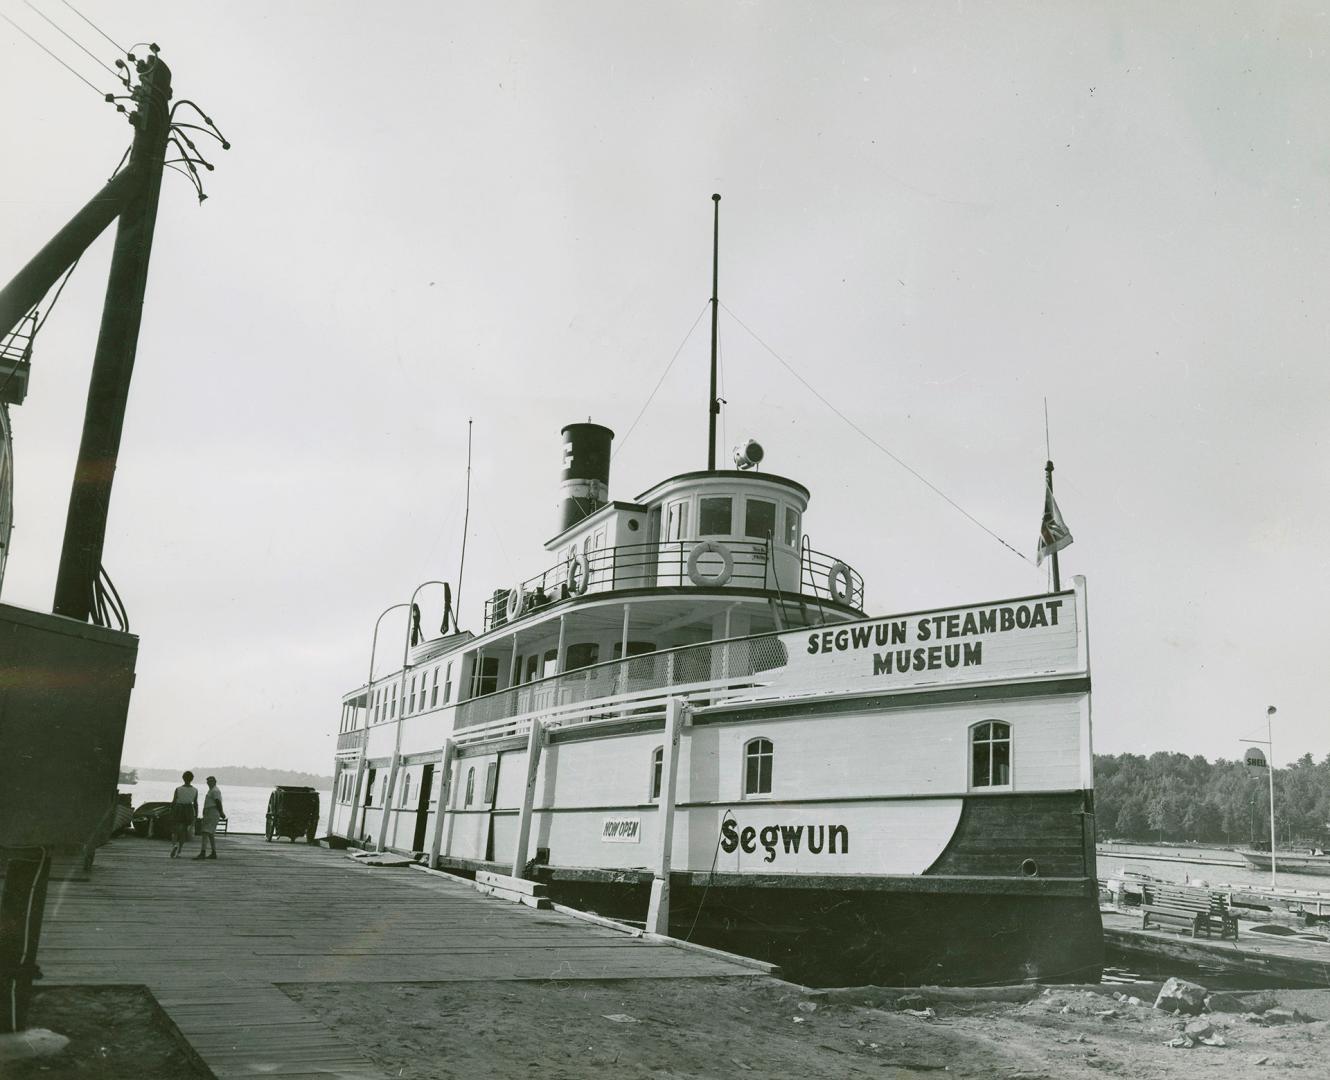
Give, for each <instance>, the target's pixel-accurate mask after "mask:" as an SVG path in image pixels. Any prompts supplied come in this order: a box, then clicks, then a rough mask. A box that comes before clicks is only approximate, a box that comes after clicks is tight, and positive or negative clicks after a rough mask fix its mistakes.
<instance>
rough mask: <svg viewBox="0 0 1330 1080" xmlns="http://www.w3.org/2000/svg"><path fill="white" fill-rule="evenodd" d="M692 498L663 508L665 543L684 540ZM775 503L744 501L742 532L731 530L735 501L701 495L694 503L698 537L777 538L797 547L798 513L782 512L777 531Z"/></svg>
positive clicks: (728, 497) (791, 509) (761, 500)
mask: <svg viewBox="0 0 1330 1080" xmlns="http://www.w3.org/2000/svg"><path fill="white" fill-rule="evenodd" d="M691 503H692V500H691V499H679V500H677V501H675V502H671V503H667V504H666V506H665V536H664V539H665V540H687V539H689V538H690V537H691V536H692V534H691V533H690V532H689V531H688V511H689V510H690V508H691ZM776 509H777V508H776V504H775V503H774V502H772V501H771V500H769V499H754V498H745V499H744V514H743V526H744V527H743V531H742V532H740V531H739V530H737V529H736V528H735V527H734V524H735V522H734V498H733V497H732V496H730V495H701V496H699V497H698V500H697V535H698V536H751V537H752V538H753V539H755V540H767V539H771V538H777V539H780V540H783V541H784V542H785V544H786V545H787V546H788V547H798V546H799V525H800V520H799V519H800V515H799V511H798V510H796V509H795V508H794V507H792V506H785V507H782V509H784V511H785V514H784V521H783V522H782V524H783V526H784V528H783V529H782V530H780V531H778V530H777V528H776Z"/></svg>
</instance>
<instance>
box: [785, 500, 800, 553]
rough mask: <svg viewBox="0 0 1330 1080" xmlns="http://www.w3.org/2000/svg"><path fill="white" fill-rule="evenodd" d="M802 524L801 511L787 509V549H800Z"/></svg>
mask: <svg viewBox="0 0 1330 1080" xmlns="http://www.w3.org/2000/svg"><path fill="white" fill-rule="evenodd" d="M801 524H802V522H800V520H799V511H798V510H796V509H795V508H794V507H793V506H787V507H786V508H785V544H786V546H787V547H798V546H799V537H800V529H799V526H800V525H801Z"/></svg>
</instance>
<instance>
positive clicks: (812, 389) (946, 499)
mask: <svg viewBox="0 0 1330 1080" xmlns="http://www.w3.org/2000/svg"><path fill="white" fill-rule="evenodd" d="M720 306H721V307H723V308H725V313H726V314H727V315H729V317H730V318H732V319H733V320H734V321H735V322H737V323H738V324H739V325H740V326H741V327H743V329H744V330H745V331H747V333H748V335H749V337H751V338H752V339H753V340H754V341H756V342H757V343H758V344H759V345H761V346H762V348H764V349H766V351H767V352H769V353H770V354H771V355H772V356H774V357H775V358H776V359H777V360H778V361H779V362H780V365H781V366H782V367H783V368H785V370H786V371H788V372H789V373H790V374H791V375H793V376H794V377H795V378H796V379H798V380H799V382H800V383H802V384H803V387H804V389H805V390H807V391H808V392H809V393H810V394H812V395H813V396H814V397H815V398H817V400H818V401H820V402H822V404H823V405H825V406H826V407H827V408H828V409H830V410H831V411H832V412H834V413H835V414H836V415H837V416H839V417H840V418H841V419H842V420H844V421H845V423H846V424H848V425H849V426H850V427H851V428H853V429H854V430H855V431H856V432H858V433H859V434H860V435H862V436H863V437H864V438H865V439H867V440H868V441H869V442H870V443H872V444H873V445H874V446H875V447H877V448H878V449H879V450H881V451H882V453H884V454H886V455H887V457H889V458H891V460H892V461H894V462H895V463H896V464H897V465H899V466H900V467H901V468H902V469H904V470H905V471H906V472H908V473H909V474H910V475H911V476H913V477H914V478H915V479H916V480H918V481H919V482H920V483H921V484H923V485H924V486H925V487H926V488H928V489H929V490H930V491H931V492H933V494H935V495H937V496H938V497H939V498H940V499H942V500H943V501H944V502H945V503H947V504H948V505H949V506H951V507H952V508H953V509H954V510H957V511H958V512H959V513H960V514H961V515H962V516H964V517H965V518H967V519H968V520H969V521H971V522H972V523H973V524H975V525H977V526H979V528H981V529H982V530H983V531H984V532H986V533H988V535H989V536H991V537H992V538H993V539H994V540H996V541H997V542H998V543H999V544H1001V545H1002V546H1003V547H1004V548H1006V549H1007V550H1008V551H1010V552H1011V553H1012V554H1013V555H1015V556H1016V557H1017V558H1018V559H1020V560H1021V561H1022V562H1024V563H1029V564H1030V565H1032V566H1033V565H1034V564H1033V563H1032V562H1031V560H1030V558H1029V556H1027V555H1024V554H1022V553H1021V551H1020V549H1019V548H1017V547H1016V546H1015V545H1013V544H1009V543H1008V542H1007V541H1006V540H1004V539H1003V538H1002V537H1001V536H999V535H998V534H997V533H995V532H994V531H993V530H992V529H990V528H989V527H988V526H987V525H985V524H984V523H983V522H982V521H980V520H979V519H978V518H977V517H975V516H974V515H973V514H972V513H970V512H969V511H968V510H966V509H965V507H963V506H961V504H960V503H958V502H956V500H955V499H953V498H952V497H951V496H950V495H948V494H947V493H946V492H944V491H943V490H942V489H941V488H939V487H938V486H937V485H936V484H934V483H933V482H932V481H931V480H929V479H928V478H927V477H925V476H924V475H923V474H922V473H921V472H919V470H917V469H915V468H913V467H912V466H910V465H908V464H906V463H905V462H904V461H903V460H901V458H899V457H897V456H896V455H895V454H894V453H892V452H891V451H890V450H888V449H887V448H886V447H885V446H883V445H882V444H881V443H880V442H878V441H877V440H876V439H875V438H873V436H872V435H870V434H868V432H866V431H865V430H864V429H863V428H861V427H860V426H859V425H858V424H856V423H855V422H854V421H853V420H851V419H850V418H849V417H848V416H846V415H845V414H844V413H843V412H841V411H840V409H838V408H836V406H835V405H833V404H832V403H831V402H830V401H828V400H827V399H826V398H825V397H823V396H822V394H821V393H819V392H818V390H817V388H816V387H814V386H813V385H812V383H810V382H809V381H808V380H807V379H805V378H804V377H803V376H802V375H800V374H799V373H798V372H797V371H795V370H794V368H793V367H792V366H791V365H790V363H789V361H787V360H786V359H785V358H784V357H783V356H781V355H780V353H778V352H777V351H776V350H775V349H773V348H772V347H771V346H770V345H768V344H767V343H766V342H765V341H763V340H762V339H761V338H760V337H758V336H757V334H756V332H754V331H753V330H752V329H751V328H750V327H749V326H748V324H747V323H745V322H744V321H743V320H742V319H741V318H739V316H738V315H736V314H735V313H734V312H733V311H731V310H730V309H729V308H728V307H726V306H725V305H724V304H723V303H722V304H721V305H720Z"/></svg>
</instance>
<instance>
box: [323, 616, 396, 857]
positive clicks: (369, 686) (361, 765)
mask: <svg viewBox="0 0 1330 1080" xmlns="http://www.w3.org/2000/svg"><path fill="white" fill-rule="evenodd" d="M406 606H407V605H406V604H392V605H390V606H389V607H386V608H384V609H383V610H382V611H381V612H379V617H378V618H377V619H375V620H374V637H373V638H372V639H371V640H370V646H369V675H368V677H367V678H366V679H365V726H364V737H363V739H362V741H361V744H360V758H359V760H358V761H357V762H356V784H355V787H354V788H353V789H352V793H351V819H350V822H349V824H348V826H347V833H348V834H349V836H348V838H349V839H350V840H353V841H354V840H356V839H358V838H359V835H360V834H359V832H358V830H357V828H356V818H357V815H359V818H360V824H361V826H362V827H363V825H364V820H365V815H364V809H365V808H364V807H363V806H362V805H361V798H360V789H361V785H362V784H363V783H364V780H365V752H366V750H368V748H369V724H370V715H371V712H372V710H373V708H374V651H375V650H376V649H377V648H378V646H379V624H380V623H382V622H383V617H384V616H385V615H387V614H388V612H390V611H396V610H397V609H398V608H401V607H406ZM407 633H408V634H410V633H411V630H410V621H409V620H408V623H407ZM333 797H334V798H336V790H335V789H334V794H333ZM328 831H329V832H331V831H332V829H331V828H330V829H329V830H328Z"/></svg>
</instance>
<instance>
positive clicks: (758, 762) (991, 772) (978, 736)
mask: <svg viewBox="0 0 1330 1080" xmlns="http://www.w3.org/2000/svg"><path fill="white" fill-rule="evenodd" d="M1011 741H1012V740H1011V725H1010V724H1004V723H1002V722H1001V721H999V720H985V721H983V722H982V723H979V724H975V725H974V726H973V727H972V728H971V729H970V787H972V788H995V787H1009V786H1010V785H1011ZM775 761H776V748H775V746H774V745H773V743H772V741H771V740H770V739H766V738H757V739H749V740H748V742H747V743H745V744H744V771H743V794H744V797H745V798H752V797H754V796H759V795H770V794H771V780H772V775H773V767H774V765H775ZM376 771H377V770H375V769H370V770H369V776H368V779H367V783H366V787H365V805H366V806H373V805H374V801H373V800H374V779H375V774H376ZM664 771H665V748H664V747H663V746H657V747H656V748H655V749H654V750H652V751H651V773H650V781H649V783H648V792H649V794H648V798H649V799H650V801H651V802H655V801H656V800H657V799H659V798H660V790H661V781H662V778H663V776H664ZM498 778H499V764H498V762H497V761H491V762H490V763H489V764H488V766H487V768H486V771H485V792H484V798H483V800H482V804H483V805H487V806H492V805H493V804H494V795H495V790H496V788H497V786H498ZM353 780H354V777H353V775H352V774H350V773H348V774H346V775H344V776H343V777H342V780H341V785H340V787H339V789H338V793H337V797H338V800H339V801H340V802H350V800H351V796H352V783H353ZM387 797H388V778H387V777H386V776H385V777H384V778H383V784H382V790H381V792H380V796H379V798H380V801H381V802H384V801H386V800H387ZM410 799H411V775H410V773H407V772H403V773H402V783H401V791H400V797H399V798H398V799H397V800H396V805H397V806H398V807H408V808H409V807H410ZM436 800H437V796H435V798H434V799H432V800H431V801H436ZM475 800H476V770H475V767H474V766H472V767H471V768H469V769H468V770H467V773H466V789H465V792H462V791H458V793H457V797H456V798H455V799H454V800H453V805H454V806H455V807H461V808H466V807H469V806H471V805H473V804H474V803H475Z"/></svg>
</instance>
